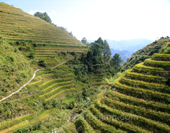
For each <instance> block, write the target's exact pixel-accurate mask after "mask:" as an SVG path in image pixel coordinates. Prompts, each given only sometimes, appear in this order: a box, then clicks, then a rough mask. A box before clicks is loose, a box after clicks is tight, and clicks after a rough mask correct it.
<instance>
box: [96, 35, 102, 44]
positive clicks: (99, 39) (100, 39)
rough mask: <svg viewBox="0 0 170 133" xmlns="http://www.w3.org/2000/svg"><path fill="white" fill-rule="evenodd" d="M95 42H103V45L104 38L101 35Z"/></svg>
mask: <svg viewBox="0 0 170 133" xmlns="http://www.w3.org/2000/svg"><path fill="white" fill-rule="evenodd" d="M95 43H99V44H101V45H102V46H103V40H102V38H101V37H99V38H98V39H97V40H96V41H95Z"/></svg>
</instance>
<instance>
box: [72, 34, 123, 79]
mask: <svg viewBox="0 0 170 133" xmlns="http://www.w3.org/2000/svg"><path fill="white" fill-rule="evenodd" d="M83 40H84V42H85V43H86V44H87V42H86V41H85V39H84V38H83ZM82 42H83V41H82ZM121 62H122V60H121V57H120V55H119V54H117V53H116V54H115V55H114V56H113V57H111V50H110V46H109V44H108V42H107V41H106V40H103V39H102V38H101V37H99V38H98V39H97V40H96V41H94V42H92V43H90V44H89V51H88V52H87V54H85V53H82V54H81V56H80V58H79V59H78V58H76V57H75V59H74V63H76V64H79V65H76V66H75V68H74V70H75V74H76V75H77V76H78V78H79V79H78V80H81V81H83V82H86V81H87V80H88V79H87V77H88V76H87V75H88V74H89V73H95V74H100V75H102V74H103V75H110V76H113V75H114V74H115V73H117V72H118V71H119V68H120V63H121Z"/></svg>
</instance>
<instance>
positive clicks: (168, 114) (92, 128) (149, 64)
mask: <svg viewBox="0 0 170 133" xmlns="http://www.w3.org/2000/svg"><path fill="white" fill-rule="evenodd" d="M169 49H170V43H168V44H167V45H166V46H165V45H164V46H163V49H162V50H161V53H155V54H153V56H152V59H146V60H145V61H144V62H143V63H140V64H137V65H135V66H134V67H133V68H132V69H129V70H127V71H126V73H125V74H124V75H123V76H121V77H120V78H118V79H117V80H116V82H115V84H114V89H112V90H110V91H108V92H106V93H101V94H100V96H99V98H98V99H97V102H96V103H95V104H94V105H92V106H91V107H90V109H89V110H88V111H86V112H85V113H83V114H82V116H81V117H80V118H79V119H78V120H77V121H76V123H75V125H76V128H77V129H78V130H79V131H80V132H87V133H88V132H102V133H105V132H109V133H112V132H121V133H122V132H142V133H151V132H154V133H169V132H170V86H169V84H170V81H169V78H168V77H170V51H169Z"/></svg>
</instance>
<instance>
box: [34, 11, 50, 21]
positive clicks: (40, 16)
mask: <svg viewBox="0 0 170 133" xmlns="http://www.w3.org/2000/svg"><path fill="white" fill-rule="evenodd" d="M34 16H36V17H39V18H41V19H43V20H45V21H46V22H49V23H51V22H52V21H51V18H50V17H49V16H48V14H47V13H46V12H44V13H41V12H36V13H35V14H34Z"/></svg>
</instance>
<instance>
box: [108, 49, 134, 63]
mask: <svg viewBox="0 0 170 133" xmlns="http://www.w3.org/2000/svg"><path fill="white" fill-rule="evenodd" d="M111 52H112V56H111V57H113V56H114V55H115V53H118V54H120V57H121V59H122V60H123V61H122V63H121V64H123V63H124V62H126V61H127V59H128V58H130V57H131V56H132V54H133V52H131V51H127V50H123V51H119V50H115V49H113V48H111Z"/></svg>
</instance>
